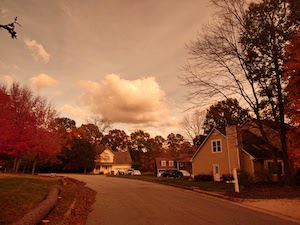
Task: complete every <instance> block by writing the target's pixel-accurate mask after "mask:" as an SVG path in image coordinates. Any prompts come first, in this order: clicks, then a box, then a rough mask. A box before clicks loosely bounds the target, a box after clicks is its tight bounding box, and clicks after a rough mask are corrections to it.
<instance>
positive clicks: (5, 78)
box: [1, 75, 17, 86]
mask: <svg viewBox="0 0 300 225" xmlns="http://www.w3.org/2000/svg"><path fill="white" fill-rule="evenodd" d="M1 80H2V81H4V82H5V83H6V84H7V85H8V86H11V85H12V84H13V83H14V82H16V81H17V80H16V78H14V77H13V76H11V75H3V76H2V78H1Z"/></svg>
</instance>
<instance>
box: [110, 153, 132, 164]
mask: <svg viewBox="0 0 300 225" xmlns="http://www.w3.org/2000/svg"><path fill="white" fill-rule="evenodd" d="M113 154H114V155H115V156H114V164H132V159H131V156H130V153H129V151H126V152H117V151H114V152H113Z"/></svg>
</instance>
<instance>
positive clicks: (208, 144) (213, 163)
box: [191, 123, 283, 181]
mask: <svg viewBox="0 0 300 225" xmlns="http://www.w3.org/2000/svg"><path fill="white" fill-rule="evenodd" d="M271 133H272V134H276V132H275V131H274V130H273V131H272V132H271V130H270V132H269V134H271ZM273 139H274V141H273V142H274V145H273V146H272V148H276V147H277V148H278V147H279V145H278V141H277V140H278V136H276V135H274V137H273ZM278 152H280V151H278ZM273 158H274V155H273V151H272V149H270V145H267V144H266V143H265V142H264V141H263V140H262V139H261V137H260V136H259V131H258V129H257V127H256V128H255V126H249V123H248V124H247V125H245V126H244V127H238V126H230V127H227V128H226V134H224V133H222V132H220V131H219V130H217V129H215V128H214V129H213V130H212V131H211V132H210V134H209V135H208V136H207V138H206V139H205V140H204V142H203V143H202V144H201V146H200V147H199V148H198V150H197V151H196V153H195V154H194V155H193V157H192V158H191V162H192V175H193V176H196V175H198V174H211V175H212V176H213V178H214V180H215V181H220V179H221V176H222V175H223V174H232V173H233V169H234V168H236V169H243V170H245V171H246V172H248V173H249V174H252V175H255V174H256V172H258V171H263V170H269V172H271V173H272V172H273V171H272V167H273ZM278 163H279V165H280V168H281V169H282V166H283V165H282V160H281V159H280V158H279V159H278ZM274 178H277V177H276V176H275V174H274Z"/></svg>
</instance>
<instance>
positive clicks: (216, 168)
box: [213, 164, 220, 181]
mask: <svg viewBox="0 0 300 225" xmlns="http://www.w3.org/2000/svg"><path fill="white" fill-rule="evenodd" d="M213 175H214V181H220V166H219V164H213Z"/></svg>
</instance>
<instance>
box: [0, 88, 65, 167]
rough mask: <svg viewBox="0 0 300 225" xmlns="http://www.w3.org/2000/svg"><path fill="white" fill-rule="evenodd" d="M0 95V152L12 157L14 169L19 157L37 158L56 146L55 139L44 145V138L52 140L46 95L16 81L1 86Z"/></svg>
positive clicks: (52, 115) (51, 113)
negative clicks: (6, 85)
mask: <svg viewBox="0 0 300 225" xmlns="http://www.w3.org/2000/svg"><path fill="white" fill-rule="evenodd" d="M0 98H1V100H0V104H1V113H0V114H1V119H0V120H1V123H2V124H1V126H0V133H1V135H0V138H1V141H0V142H1V144H0V154H2V155H6V156H9V157H11V158H14V167H13V171H14V172H18V171H19V166H20V163H21V160H22V159H23V160H25V161H26V160H34V161H37V160H39V159H40V158H41V156H43V157H44V158H45V156H46V154H45V153H50V150H53V149H56V150H55V151H57V150H58V149H59V145H60V143H59V142H58V141H57V142H52V143H51V144H50V143H49V145H48V140H50V139H51V140H53V141H54V140H56V139H55V138H54V137H53V136H52V135H53V132H51V131H52V130H51V127H50V124H52V121H53V120H54V118H55V116H56V111H55V109H54V108H53V106H52V105H51V104H48V103H47V101H46V99H44V98H42V97H40V96H35V95H34V94H33V93H32V91H31V90H30V89H29V88H28V87H26V86H24V87H22V86H21V85H20V84H18V83H14V84H12V86H11V87H10V88H9V89H8V88H6V87H5V86H2V87H1V90H0ZM50 136H51V138H50ZM42 146H43V147H42ZM33 171H34V170H33Z"/></svg>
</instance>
